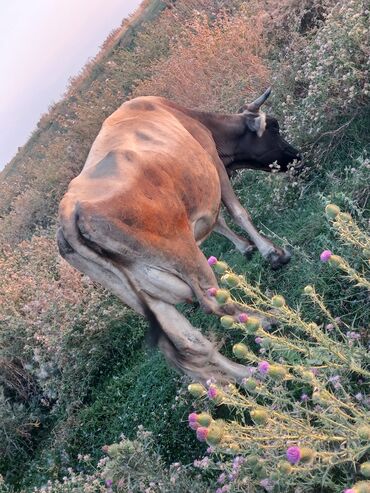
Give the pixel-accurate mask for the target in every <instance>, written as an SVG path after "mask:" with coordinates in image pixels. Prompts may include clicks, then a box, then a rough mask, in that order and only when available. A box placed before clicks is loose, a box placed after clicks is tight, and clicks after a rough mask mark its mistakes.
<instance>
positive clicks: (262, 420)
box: [250, 409, 269, 425]
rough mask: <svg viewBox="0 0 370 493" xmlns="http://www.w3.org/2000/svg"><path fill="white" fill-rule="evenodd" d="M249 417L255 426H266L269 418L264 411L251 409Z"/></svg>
mask: <svg viewBox="0 0 370 493" xmlns="http://www.w3.org/2000/svg"><path fill="white" fill-rule="evenodd" d="M250 415H251V418H252V420H253V421H254V423H255V424H256V425H264V424H266V423H267V420H268V418H269V415H268V412H267V411H266V410H265V409H253V411H251V412H250Z"/></svg>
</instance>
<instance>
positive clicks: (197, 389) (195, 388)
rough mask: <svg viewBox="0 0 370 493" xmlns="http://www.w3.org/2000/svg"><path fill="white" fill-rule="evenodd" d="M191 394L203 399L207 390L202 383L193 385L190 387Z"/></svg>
mask: <svg viewBox="0 0 370 493" xmlns="http://www.w3.org/2000/svg"><path fill="white" fill-rule="evenodd" d="M188 391H189V393H190V394H191V395H192V396H194V397H202V396H203V395H206V393H207V392H206V389H205V388H204V387H203V385H201V384H200V383H191V384H190V385H188Z"/></svg>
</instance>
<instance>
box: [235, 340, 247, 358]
mask: <svg viewBox="0 0 370 493" xmlns="http://www.w3.org/2000/svg"><path fill="white" fill-rule="evenodd" d="M233 353H234V355H235V356H236V357H237V358H240V359H245V358H247V357H248V353H249V351H248V348H247V346H246V345H245V344H243V343H242V342H239V343H238V344H234V346H233Z"/></svg>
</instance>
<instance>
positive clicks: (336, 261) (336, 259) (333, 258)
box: [329, 255, 342, 267]
mask: <svg viewBox="0 0 370 493" xmlns="http://www.w3.org/2000/svg"><path fill="white" fill-rule="evenodd" d="M341 262H342V257H340V256H339V255H332V256H331V257H330V258H329V264H330V265H332V266H334V267H338V266H339V265H340V264H341Z"/></svg>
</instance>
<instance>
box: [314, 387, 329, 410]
mask: <svg viewBox="0 0 370 493" xmlns="http://www.w3.org/2000/svg"><path fill="white" fill-rule="evenodd" d="M329 399H330V394H329V392H327V391H326V390H321V391H319V390H317V391H315V392H313V393H312V401H313V402H314V403H317V404H320V405H321V406H328V405H329V403H330V402H329Z"/></svg>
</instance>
